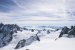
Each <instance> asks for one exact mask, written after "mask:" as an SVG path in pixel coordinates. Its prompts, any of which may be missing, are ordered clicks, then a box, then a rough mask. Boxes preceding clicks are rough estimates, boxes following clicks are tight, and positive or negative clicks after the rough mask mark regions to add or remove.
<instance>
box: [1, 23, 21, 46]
mask: <svg viewBox="0 0 75 50" xmlns="http://www.w3.org/2000/svg"><path fill="white" fill-rule="evenodd" d="M17 30H20V27H19V26H17V25H15V24H3V23H0V47H4V46H6V45H7V44H9V42H10V41H11V40H12V38H13V37H12V35H13V33H14V32H17Z"/></svg>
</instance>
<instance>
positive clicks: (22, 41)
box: [15, 35, 40, 49]
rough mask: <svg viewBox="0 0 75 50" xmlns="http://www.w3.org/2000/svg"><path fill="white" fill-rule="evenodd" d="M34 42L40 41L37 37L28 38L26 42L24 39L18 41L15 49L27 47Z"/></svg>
mask: <svg viewBox="0 0 75 50" xmlns="http://www.w3.org/2000/svg"><path fill="white" fill-rule="evenodd" d="M36 40H38V41H40V39H39V37H38V36H37V35H35V36H31V37H30V38H28V39H26V40H25V39H23V40H20V41H19V42H18V44H17V45H16V47H15V49H19V48H22V47H24V46H28V45H30V44H32V43H33V42H34V41H36Z"/></svg>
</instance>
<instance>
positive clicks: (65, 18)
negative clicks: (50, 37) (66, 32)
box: [0, 0, 75, 25]
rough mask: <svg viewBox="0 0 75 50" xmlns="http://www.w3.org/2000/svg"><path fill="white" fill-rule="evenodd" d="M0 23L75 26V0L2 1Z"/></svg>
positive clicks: (0, 2)
mask: <svg viewBox="0 0 75 50" xmlns="http://www.w3.org/2000/svg"><path fill="white" fill-rule="evenodd" d="M0 22H4V23H17V24H21V25H25V24H27V25H30V24H54V25H55V24H61V25H62V24H64V25H68V24H69V25H74V24H75V23H74V22H75V0H0Z"/></svg>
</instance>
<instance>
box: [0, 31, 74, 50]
mask: <svg viewBox="0 0 75 50" xmlns="http://www.w3.org/2000/svg"><path fill="white" fill-rule="evenodd" d="M37 32H38V31H37V30H36V31H34V32H31V31H29V30H28V31H27V30H23V31H22V32H20V31H18V32H17V33H15V34H13V35H16V36H14V37H13V40H12V41H11V42H10V44H9V45H7V46H5V47H3V48H0V50H5V49H7V50H16V49H14V48H15V46H16V45H17V43H18V42H19V41H20V40H21V39H28V38H29V37H30V36H34V35H35V34H37ZM60 32H61V30H59V31H55V32H50V34H47V30H46V31H43V30H42V31H41V33H40V34H38V36H40V41H34V42H33V43H32V44H31V45H28V46H25V47H22V48H20V49H17V50H26V49H29V50H50V49H51V50H75V47H74V46H75V38H71V39H70V38H67V37H62V38H59V39H58V40H57V41H55V40H54V39H55V38H57V37H58V36H59V34H60Z"/></svg>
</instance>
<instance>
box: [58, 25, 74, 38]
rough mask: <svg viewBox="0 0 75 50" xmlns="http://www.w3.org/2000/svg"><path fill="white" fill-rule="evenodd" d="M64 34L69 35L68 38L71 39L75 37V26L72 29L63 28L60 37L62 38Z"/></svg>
mask: <svg viewBox="0 0 75 50" xmlns="http://www.w3.org/2000/svg"><path fill="white" fill-rule="evenodd" d="M63 34H68V36H67V37H70V36H71V35H73V36H74V37H75V26H71V28H68V27H63V28H62V31H61V32H60V35H59V37H62V36H63Z"/></svg>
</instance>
